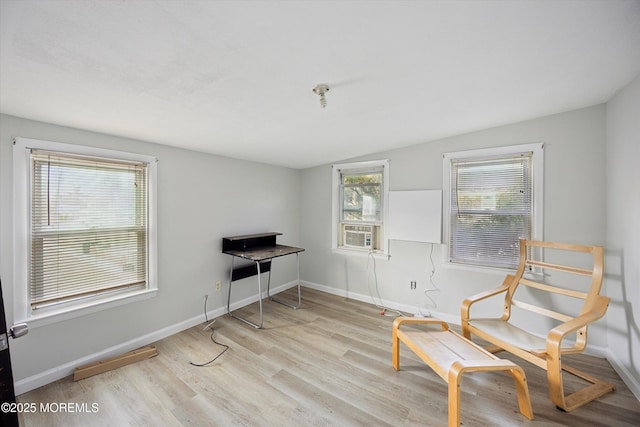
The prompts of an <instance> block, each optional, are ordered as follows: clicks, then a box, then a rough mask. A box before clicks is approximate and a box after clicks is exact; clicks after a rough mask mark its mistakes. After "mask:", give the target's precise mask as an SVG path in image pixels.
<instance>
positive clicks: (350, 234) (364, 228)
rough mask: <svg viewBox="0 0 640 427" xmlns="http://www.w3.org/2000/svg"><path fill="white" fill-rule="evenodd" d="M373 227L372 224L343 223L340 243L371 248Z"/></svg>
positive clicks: (353, 246) (347, 245) (346, 245)
mask: <svg viewBox="0 0 640 427" xmlns="http://www.w3.org/2000/svg"><path fill="white" fill-rule="evenodd" d="M374 240H375V227H374V226H373V225H345V226H344V230H343V233H342V244H343V246H345V247H349V248H362V249H371V248H373V244H374Z"/></svg>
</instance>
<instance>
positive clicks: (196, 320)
mask: <svg viewBox="0 0 640 427" xmlns="http://www.w3.org/2000/svg"><path fill="white" fill-rule="evenodd" d="M301 284H302V285H303V286H304V287H308V288H311V289H316V290H319V291H322V292H326V293H328V294H333V295H338V296H342V297H345V298H351V299H354V300H357V301H362V302H365V303H369V304H372V305H375V306H377V305H378V303H376V302H375V301H374V300H373V298H372V297H371V296H370V295H364V294H359V293H354V292H350V291H347V290H344V289H337V288H333V287H330V286H325V285H320V284H317V283H312V282H305V281H301ZM295 285H296V282H295V281H293V282H289V283H286V284H284V285H281V286H278V287H276V288H274V289H273V290H272V291H273V292H272V293H273V294H277V293H279V292H282V291H284V290H286V289H289V288H291V287H293V286H295ZM264 297H266V292H265V293H263V298H264ZM303 298H304V294H303ZM256 301H258V296H257V295H253V296H251V297H249V298H245V299H243V300H241V301H237V302H234V303H233V304H231V310H232V311H233V310H237V309H239V308H242V307H244V306H246V305H249V304H252V303H254V302H256ZM380 302H381V303H382V305H384V307H386V308H388V309H392V310H398V311H401V312H404V313H411V314H414V315H415V314H418V312H419V309H418V308H417V307H415V306H410V305H405V304H399V303H396V302H393V301H387V300H382V301H380ZM226 313H227V308H226V307H219V308H217V309H215V310H210V311H207V317H208V318H209V319H215V318H216V317H220V316H222V315H223V314H226ZM429 314H430V315H431V316H432V317H436V318H438V319H441V320H444V321H445V322H447V323H450V324H452V325H460V318H459V317H457V316H453V315H451V314H448V313H441V312H436V311H431V312H430V313H429ZM203 321H204V319H203V315H202V314H200V315H198V316H194V317H192V318H190V319H187V320H185V321H182V322H180V323H177V324H175V325H171V326H168V327H166V328H162V329H159V330H157V331H154V332H152V333H149V334H146V335H143V336H140V337H138V338H134V339H132V340H129V341H127V342H124V343H121V344H118V345H116V346H113V347H110V348H107V349H104V350H102V351H99V352H96V353H93V354H90V355H88V356H85V357H82V358H79V359H76V360H73V361H71V362H68V363H65V364H63V365H60V366H57V367H55V368H52V369H48V370H46V371H43V372H40V373H38V374H35V375H32V376H30V377H27V378H24V379H21V380H19V381H16V382H15V385H14V387H15V393H16V395H21V394H24V393H26V392H28V391H31V390H34V389H36V388H38V387H42V386H43V385H46V384H49V383H52V382H54V381H57V380H59V379H62V378H65V377H67V376H70V375H73V371H74V369H75V368H76V367H78V366H82V365H85V364H87V363H92V362H95V361H98V360H102V359H105V358H109V357H113V356H117V355H119V354H122V353H126V352H129V351H131V350H135V349H137V348H140V347H144V346H145V345H149V344H151V343H153V342H156V341H159V340H161V339H163V338H166V337H168V336H171V335H173V334H177V333H178V332H181V331H184V330H186V329H189V328H191V327H193V326H196V325H198V324H201V323H203ZM586 353H587V354H590V355H593V356H598V357H603V358H606V359H607V360H608V361H609V363H611V366H612V367H613V369H614V370H615V371H616V372H617V373H618V375H620V378H621V379H622V381H624V383H625V384H626V385H627V386H628V387H629V389H630V390H631V392H632V393H633V394H634V395H635V396H636V398H638V400H640V383H639V382H638V380H637V379H636V378H634V377H633V375H631V373H630V372H629V370H628V369H627V368H626V367H625V366H624V365H623V364H622V363H621V362H620V360H618V358H616V356H615V355H614V354H613V352H611V350H610V349H606V348H603V347H599V346H591V345H590V346H588V347H587V349H586Z"/></svg>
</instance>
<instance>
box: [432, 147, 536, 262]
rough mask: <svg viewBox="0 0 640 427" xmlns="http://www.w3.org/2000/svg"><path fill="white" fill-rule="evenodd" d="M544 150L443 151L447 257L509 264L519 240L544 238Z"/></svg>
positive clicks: (516, 250) (509, 148)
mask: <svg viewBox="0 0 640 427" xmlns="http://www.w3.org/2000/svg"><path fill="white" fill-rule="evenodd" d="M542 149H543V145H542V144H527V145H520V146H511V147H502V148H496V149H486V150H474V151H467V152H461V153H448V154H445V156H444V174H445V176H444V182H445V183H446V184H445V185H446V186H448V188H445V192H444V193H445V203H444V208H445V212H446V215H445V218H446V221H447V224H446V225H447V228H446V232H447V235H448V251H447V252H446V253H447V259H446V262H448V263H450V264H458V265H474V266H482V267H495V268H508V269H512V268H516V267H517V264H518V257H519V247H518V246H519V245H518V239H520V238H526V239H542V187H543V186H542V175H543V169H542V161H543V155H542Z"/></svg>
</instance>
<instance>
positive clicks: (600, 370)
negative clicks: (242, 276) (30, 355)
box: [18, 289, 640, 427]
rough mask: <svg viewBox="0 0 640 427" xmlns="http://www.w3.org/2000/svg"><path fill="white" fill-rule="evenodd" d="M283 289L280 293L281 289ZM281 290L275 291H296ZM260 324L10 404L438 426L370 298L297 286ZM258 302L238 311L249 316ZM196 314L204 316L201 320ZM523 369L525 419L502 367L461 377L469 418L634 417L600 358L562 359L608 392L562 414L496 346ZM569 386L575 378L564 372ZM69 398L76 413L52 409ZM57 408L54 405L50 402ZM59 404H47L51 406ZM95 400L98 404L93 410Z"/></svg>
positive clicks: (268, 305) (186, 337)
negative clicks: (394, 361)
mask: <svg viewBox="0 0 640 427" xmlns="http://www.w3.org/2000/svg"><path fill="white" fill-rule="evenodd" d="M283 295H284V297H283ZM293 295H294V294H293V293H292V292H291V290H290V291H287V292H284V293H282V294H280V295H279V296H280V297H283V299H284V298H287V297H289V298H291V299H293ZM264 310H265V312H264V329H261V330H256V329H253V328H251V327H250V326H248V325H246V324H244V323H242V322H240V321H238V320H236V319H232V318H230V317H229V316H226V315H225V316H222V317H220V318H218V319H217V321H216V323H215V324H214V325H213V326H214V329H215V336H214V338H215V340H216V341H218V342H220V343H223V344H226V345H228V346H229V347H230V348H229V350H228V351H226V352H225V353H224V354H223V355H222V356H220V357H219V358H218V359H217V360H216V361H215V362H213V363H211V364H210V365H208V366H206V367H196V366H193V365H191V364H190V363H189V362H194V363H204V362H207V361H209V360H211V359H213V357H215V356H216V355H217V354H218V353H219V352H220V351H222V350H223V348H222V347H220V346H218V345H216V344H214V343H213V342H212V341H211V339H210V338H211V331H209V330H207V331H203V327H202V326H196V327H193V328H191V329H188V330H186V331H183V332H181V333H179V334H176V335H173V336H171V337H168V338H166V339H163V340H161V341H159V342H156V343H154V345H155V346H156V347H157V349H158V353H159V355H158V356H157V357H154V358H152V359H148V360H145V361H142V362H139V363H136V364H133V365H129V366H125V367H122V368H119V369H117V370H115V371H111V372H107V373H104V374H100V375H97V376H95V377H91V378H87V379H84V380H81V381H78V382H73V381H72V377H68V378H65V379H62V380H60V381H57V382H55V383H52V384H49V385H47V386H44V387H41V388H39V389H37V390H33V391H31V392H29V393H25V394H23V395H21V396H19V397H18V401H19V402H23V403H36V404H37V405H38V406H39V405H41V404H45V405H46V404H47V403H49V404H51V406H49V411H45V412H42V411H39V410H38V411H36V412H35V413H23V414H21V416H20V422H21V425H22V426H24V427H31V426H38V427H40V426H65V427H72V426H82V427H85V426H118V427H120V426H228V425H240V426H364V425H366V426H446V425H447V388H446V384H445V383H444V381H442V380H441V379H440V378H439V377H438V376H437V375H436V374H435V373H434V372H432V371H431V370H430V369H429V368H428V367H427V366H426V365H425V364H424V363H422V362H420V361H419V359H418V358H417V357H416V356H415V355H413V353H412V352H411V351H409V350H408V349H407V348H406V347H404V346H402V347H401V350H400V357H401V359H400V367H401V370H400V371H399V372H396V371H394V370H393V368H392V366H391V323H392V321H393V317H391V316H381V315H380V310H379V309H378V308H376V307H375V306H373V305H369V304H366V303H362V302H358V301H353V300H349V299H345V298H342V297H337V296H334V295H330V294H326V293H322V292H318V291H315V290H311V289H303V305H302V307H301V308H300V309H298V310H292V309H290V308H288V307H285V306H282V305H280V304H277V303H275V302H273V301H265V302H264ZM257 313H258V308H257V303H255V304H252V305H250V306H248V307H245V308H243V309H241V310H239V312H238V314H240V315H242V316H244V317H248V318H249V319H250V320H253V321H257V318H258V315H257ZM203 320H204V319H203ZM499 356H500V357H502V358H508V359H511V360H513V361H514V362H516V363H517V364H519V365H520V366H522V367H523V368H524V369H525V371H526V374H527V379H528V383H529V390H530V393H531V400H532V405H533V412H534V417H535V418H534V419H533V420H532V421H529V420H527V419H526V418H524V417H523V416H522V415H521V414H520V413H519V412H518V405H517V402H516V395H515V390H514V384H513V380H512V378H511V377H510V376H508V375H506V374H504V373H476V374H471V375H466V376H465V377H464V379H463V382H462V398H461V405H462V411H461V420H462V424H463V425H466V426H523V425H536V426H618V427H620V426H635V425H638V424H639V423H640V402H639V401H638V400H637V399H636V398H635V397H634V396H633V394H632V393H631V392H630V391H629V389H628V388H627V387H626V386H625V384H624V383H623V382H622V381H621V380H620V378H619V377H618V375H617V374H616V373H615V371H614V370H613V369H612V368H611V366H610V365H609V363H608V362H607V361H606V360H604V359H599V358H594V357H590V356H584V355H578V356H571V357H565V358H564V360H565V362H570V363H571V364H573V365H575V366H576V367H577V368H579V369H582V370H584V371H586V372H588V373H592V374H594V375H595V376H598V377H599V378H602V379H604V380H606V381H609V382H611V383H613V384H614V385H615V386H616V390H615V391H614V392H613V393H610V394H608V395H606V396H604V397H602V398H600V399H598V400H597V401H594V402H592V403H590V404H588V405H586V406H584V407H582V408H579V409H577V410H575V411H573V412H570V413H564V412H561V411H559V410H558V409H556V408H555V406H554V405H553V404H552V403H551V401H550V400H549V396H548V390H547V379H546V374H545V372H544V371H543V370H541V369H539V368H537V367H535V366H533V365H531V364H528V363H527V362H524V361H522V360H520V359H517V358H514V357H513V356H510V355H509V354H507V353H504V352H503V353H499ZM565 382H566V383H567V384H566V385H567V389H568V390H570V389H571V388H572V387H575V383H573V382H571V381H569V378H567V379H565ZM61 403H71V404H72V407H73V409H74V410H76V412H70V411H69V410H64V411H63V410H60V409H59V404H61ZM56 405H58V406H56ZM56 409H57V411H54V410H56ZM96 409H97V411H96Z"/></svg>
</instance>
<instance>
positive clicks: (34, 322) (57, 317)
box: [16, 289, 158, 329]
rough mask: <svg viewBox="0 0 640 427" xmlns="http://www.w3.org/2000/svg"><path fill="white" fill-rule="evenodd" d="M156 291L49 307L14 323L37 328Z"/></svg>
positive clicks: (150, 290) (144, 297) (137, 299)
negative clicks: (61, 306)
mask: <svg viewBox="0 0 640 427" xmlns="http://www.w3.org/2000/svg"><path fill="white" fill-rule="evenodd" d="M157 293H158V290H157V289H145V290H141V291H137V292H135V293H128V294H124V295H118V296H111V297H109V298H102V299H96V300H91V301H87V302H84V303H78V304H74V305H73V306H69V307H64V308H58V309H51V310H47V311H46V312H43V313H38V314H33V313H32V314H31V315H29V314H27V316H26V318H24V319H16V323H27V324H28V325H29V328H30V329H35V328H39V327H41V326H46V325H51V324H53V323H57V322H61V321H63V320H68V319H73V318H76V317H81V316H86V315H88V314H92V313H97V312H99V311H102V310H107V309H110V308H114V307H118V306H121V305H124V304H129V303H133V302H137V301H143V300H146V299H149V298H153V297H155V296H156V294H157Z"/></svg>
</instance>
